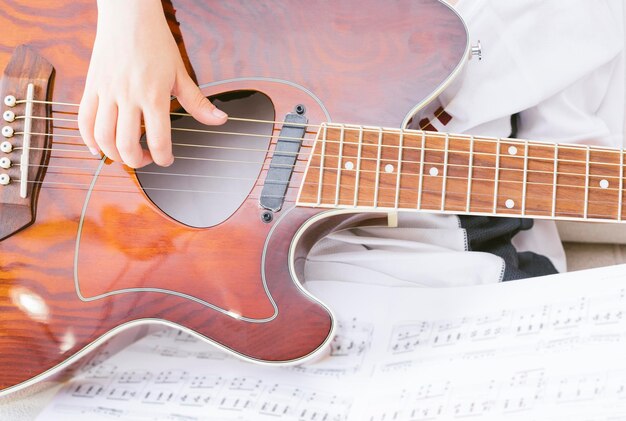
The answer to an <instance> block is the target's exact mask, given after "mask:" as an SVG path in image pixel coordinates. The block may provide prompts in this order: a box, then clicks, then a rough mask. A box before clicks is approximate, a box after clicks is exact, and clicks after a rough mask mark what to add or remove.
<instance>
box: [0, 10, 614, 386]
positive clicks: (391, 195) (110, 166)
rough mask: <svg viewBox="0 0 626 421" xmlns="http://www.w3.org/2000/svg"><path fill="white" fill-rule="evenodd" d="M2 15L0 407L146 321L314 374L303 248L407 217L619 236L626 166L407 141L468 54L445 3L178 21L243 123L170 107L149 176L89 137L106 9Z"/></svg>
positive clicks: (492, 142) (314, 335)
mask: <svg viewBox="0 0 626 421" xmlns="http://www.w3.org/2000/svg"><path fill="white" fill-rule="evenodd" d="M2 3H3V4H2V6H3V7H2V10H3V13H2V14H1V15H0V27H2V28H3V37H2V48H1V49H0V65H2V66H6V70H5V72H4V76H3V80H2V85H1V87H0V99H1V100H2V104H3V105H2V117H3V121H2V126H3V128H2V137H1V138H0V239H1V240H0V390H1V391H0V394H2V395H4V394H8V393H10V392H13V391H16V390H19V389H23V388H25V387H27V386H29V385H32V384H34V383H36V382H37V381H39V380H42V379H45V378H50V377H52V376H54V375H56V374H59V373H61V372H62V371H63V369H64V368H67V367H68V366H70V365H71V363H72V362H74V361H76V360H77V359H78V358H80V357H81V356H83V355H85V354H86V353H87V352H89V351H90V350H93V349H94V348H95V347H96V346H97V345H98V344H100V343H102V342H103V341H104V340H105V339H106V338H108V337H110V336H111V335H114V334H115V333H117V332H120V331H121V330H124V329H128V328H131V327H133V326H137V325H139V324H145V323H160V324H165V325H169V326H175V327H178V328H181V329H184V330H186V331H187V332H190V333H193V334H195V335H197V336H199V337H201V338H203V339H205V340H206V341H207V342H210V343H213V344H215V345H218V346H220V347H222V348H224V349H227V350H229V351H231V352H233V353H235V354H237V355H239V356H240V357H242V358H244V359H247V360H252V361H257V362H263V363H273V364H289V363H292V364H293V363H299V362H303V361H305V360H307V359H309V358H311V357H313V356H315V355H316V354H318V353H319V352H321V350H323V348H324V347H325V346H326V345H328V343H329V341H330V340H331V338H332V335H333V329H334V320H333V316H332V313H331V311H330V309H328V308H327V307H326V306H324V304H323V303H321V302H319V301H318V300H316V299H315V297H312V296H311V295H309V294H308V293H307V292H306V290H305V289H304V288H303V287H302V285H301V283H300V282H301V281H302V273H303V268H304V262H305V257H306V254H307V252H308V250H310V248H311V247H312V246H313V244H315V242H316V241H318V240H319V239H320V238H322V237H323V236H325V235H327V234H328V233H330V232H332V231H334V230H337V229H342V228H345V227H349V226H353V225H355V224H359V223H378V222H380V221H386V220H388V219H393V218H389V215H391V216H393V215H394V214H395V213H396V212H397V211H426V212H439V213H446V212H451V213H464V214H477V215H485V214H486V215H501V216H527V217H533V218H553V219H588V220H606V221H620V220H621V219H622V214H623V205H622V197H623V193H622V184H623V153H622V152H621V151H616V150H610V149H602V148H591V147H583V146H571V145H553V144H548V143H541V142H529V141H521V140H514V139H493V138H487V137H473V136H462V135H451V134H444V133H437V132H429V131H414V130H409V129H407V127H408V125H409V123H410V122H411V120H412V119H413V120H414V122H415V119H416V118H417V117H415V116H416V115H417V114H416V113H417V112H418V111H419V110H420V109H421V108H423V107H424V106H425V105H426V104H428V103H429V102H430V101H431V100H432V99H433V98H435V97H436V96H437V94H438V93H440V92H441V91H442V90H443V89H444V88H445V87H446V86H447V85H448V84H449V83H450V81H451V80H452V79H453V78H454V77H455V76H456V75H458V74H459V72H460V71H461V69H462V67H463V65H464V63H465V62H466V60H467V58H468V54H469V53H470V47H469V45H470V44H469V42H468V41H469V38H468V33H467V30H466V27H465V25H464V23H463V22H462V20H461V19H460V17H459V16H458V15H457V14H456V13H455V12H454V10H452V9H451V8H450V7H449V6H447V5H446V4H444V3H442V2H440V1H437V0H399V1H396V2H393V4H385V5H384V6H382V3H381V2H379V1H373V0H364V1H359V2H358V7H355V6H357V5H356V4H355V3H354V2H311V1H303V0H296V1H288V2H283V1H278V0H264V1H255V2H244V1H240V2H232V1H221V0H215V1H211V2H198V1H183V0H174V1H173V2H172V3H166V4H165V9H166V14H167V16H168V22H169V24H170V27H171V29H172V31H173V33H174V35H175V38H176V40H177V42H178V44H179V47H180V48H181V51H182V53H183V57H184V59H185V60H186V64H187V66H188V68H189V70H190V71H193V72H194V73H193V74H194V76H195V78H196V80H197V81H198V83H199V84H200V86H201V88H202V90H203V92H204V93H205V95H206V96H207V97H210V98H211V100H212V101H214V102H215V103H216V104H217V105H218V106H219V107H220V108H221V109H223V110H225V111H226V112H227V113H228V114H229V116H231V118H230V119H229V121H228V122H227V123H226V124H225V125H224V126H219V127H207V126H202V125H199V124H198V123H196V122H195V121H193V119H191V117H189V116H188V115H186V114H185V112H184V110H182V109H181V108H180V107H179V106H178V105H177V104H176V101H173V102H172V135H173V137H172V138H173V143H174V155H175V156H176V162H175V164H174V165H173V166H171V167H169V168H160V167H156V166H149V167H146V168H142V169H139V170H136V171H135V170H131V169H129V168H127V167H124V166H123V165H120V164H118V163H112V162H110V161H109V160H107V159H106V158H103V159H99V158H97V157H93V156H92V155H90V154H89V151H88V150H87V148H86V147H85V146H84V145H83V143H82V140H81V138H80V136H79V133H78V130H77V123H76V116H77V110H78V108H77V105H76V104H77V103H78V102H79V100H80V96H81V94H82V89H83V86H84V77H85V74H86V71H87V66H88V61H89V57H90V51H91V46H92V42H93V37H94V34H95V23H96V11H95V2H94V1H93V0H81V1H76V0H72V1H69V0H62V1H57V2H54V3H50V2H45V1H42V0H35V1H33V0H30V1H25V0H11V1H3V2H2ZM22 44H28V47H26V46H23V45H22ZM416 104H417V105H416ZM335 122H343V123H355V122H356V123H367V124H368V125H367V126H361V125H352V124H338V123H335ZM387 127H393V129H392V128H387Z"/></svg>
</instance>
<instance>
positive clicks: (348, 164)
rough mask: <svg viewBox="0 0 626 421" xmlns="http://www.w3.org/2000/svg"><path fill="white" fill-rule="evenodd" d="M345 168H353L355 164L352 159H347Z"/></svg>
mask: <svg viewBox="0 0 626 421" xmlns="http://www.w3.org/2000/svg"><path fill="white" fill-rule="evenodd" d="M344 168H345V169H347V170H348V171H350V170H353V169H354V164H353V163H352V161H346V163H345V164H344Z"/></svg>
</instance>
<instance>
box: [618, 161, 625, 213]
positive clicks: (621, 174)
mask: <svg viewBox="0 0 626 421" xmlns="http://www.w3.org/2000/svg"><path fill="white" fill-rule="evenodd" d="M623 187H624V149H620V153H619V199H618V202H619V203H618V205H617V206H618V208H617V220H618V221H621V220H622V196H623V195H624V190H623Z"/></svg>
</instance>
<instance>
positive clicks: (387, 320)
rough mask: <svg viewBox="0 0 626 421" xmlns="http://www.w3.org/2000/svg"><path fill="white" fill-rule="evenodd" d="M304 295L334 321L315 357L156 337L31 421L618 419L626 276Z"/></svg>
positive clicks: (318, 290)
mask: <svg viewBox="0 0 626 421" xmlns="http://www.w3.org/2000/svg"><path fill="white" fill-rule="evenodd" d="M307 288H308V289H309V290H310V291H311V292H312V293H313V294H314V295H315V296H317V297H319V298H320V299H321V300H322V301H324V302H325V303H327V304H328V305H329V306H330V307H331V308H332V309H333V310H334V311H335V315H336V317H337V319H338V321H339V327H338V331H337V337H336V338H335V339H334V340H333V342H332V346H331V349H330V351H329V354H330V355H329V356H327V357H326V358H322V359H321V360H319V361H317V362H315V363H311V364H308V365H304V366H297V367H282V368H279V367H270V366H260V365H255V364H252V363H247V362H242V361H239V360H237V359H236V358H235V357H232V356H230V355H227V354H226V353H224V352H222V351H219V350H217V349H215V348H213V347H212V346H211V345H208V344H205V343H202V342H200V341H199V340H197V339H195V338H193V337H191V336H189V335H187V334H185V333H182V332H180V331H177V330H172V329H167V330H164V331H162V332H158V333H155V334H152V335H150V336H148V337H146V338H144V339H142V340H140V341H138V342H137V343H135V344H133V345H131V346H130V347H129V348H127V349H126V350H124V351H122V352H121V353H119V354H116V355H114V356H113V357H111V358H110V359H108V360H106V361H105V362H103V363H101V364H100V365H97V366H93V365H89V366H87V367H85V368H84V370H83V372H82V373H81V374H80V375H78V376H77V377H75V378H74V379H73V380H72V381H71V382H69V383H68V384H67V385H66V386H65V387H64V388H63V389H62V390H61V391H60V393H59V394H58V395H57V396H56V397H55V399H54V400H53V401H52V402H51V403H50V405H49V406H48V407H47V408H46V409H45V410H44V411H43V412H42V413H41V414H40V416H39V417H38V420H59V419H62V420H67V421H72V420H80V421H84V419H86V417H87V418H88V419H89V420H114V419H123V420H189V421H191V420H298V421H300V420H302V421H305V420H306V421H319V420H326V421H342V420H356V421H364V420H367V421H390V420H394V421H402V420H412V421H413V420H451V419H465V418H468V417H480V419H494V420H502V419H505V420H533V419H541V420H545V419H560V420H562V419H567V420H590V419H593V420H608V419H615V418H620V417H625V418H626V317H625V316H626V313H625V312H626V266H616V267H611V268H604V269H596V270H592V271H583V272H574V273H569V274H562V275H557V276H551V277H544V278H535V279H531V280H523V281H516V282H510V283H503V284H495V285H484V286H476V287H464V288H447V289H426V288H411V287H393V288H392V287H383V286H374V285H362V284H354V283H339V282H310V283H308V284H307Z"/></svg>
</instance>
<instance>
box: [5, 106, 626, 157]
mask: <svg viewBox="0 0 626 421" xmlns="http://www.w3.org/2000/svg"><path fill="white" fill-rule="evenodd" d="M26 102H28V101H27V100H18V101H16V103H17V104H20V103H26ZM30 102H32V103H38V104H52V105H61V106H71V107H78V106H79V105H80V104H73V103H68V102H55V101H42V100H31V101H30ZM53 113H54V110H53ZM170 115H177V116H187V117H192V116H191V114H188V113H178V112H172V113H170ZM228 120H234V121H248V122H257V123H265V124H272V125H275V124H282V125H290V126H301V127H316V128H321V127H324V125H319V124H308V123H306V124H305V123H287V122H285V121H278V120H258V119H248V118H241V117H228ZM76 121H77V120H76ZM341 126H344V127H346V128H348V129H355V130H356V129H361V130H363V131H364V132H368V133H375V134H379V130H380V129H381V128H378V127H373V126H361V125H357V124H326V127H329V128H336V129H339V128H341ZM382 129H383V131H385V130H386V131H387V132H386V133H390V134H391V133H399V132H401V131H404V133H405V134H406V133H409V134H411V133H415V134H416V135H421V134H422V133H426V134H427V135H428V136H430V137H438V138H445V137H446V136H449V134H446V133H443V132H432V131H424V130H408V129H404V130H403V129H393V128H382ZM453 136H454V137H457V138H464V139H467V140H470V139H471V138H472V136H470V135H465V134H454V135H453ZM473 138H474V139H475V140H479V141H482V142H486V143H498V144H502V143H503V142H504V143H512V144H514V145H522V146H524V145H525V144H526V143H529V144H530V145H531V146H535V147H548V148H550V147H554V143H550V142H540V141H530V140H525V139H513V138H495V137H489V136H474V137H473ZM514 145H506V146H514ZM396 147H397V146H396ZM596 148H598V150H602V151H603V152H607V153H619V152H622V153H623V151H622V150H620V149H613V148H606V149H605V148H602V147H596ZM559 150H575V151H579V152H580V151H586V147H585V146H581V145H573V144H566V143H561V144H559ZM580 162H586V161H580Z"/></svg>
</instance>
